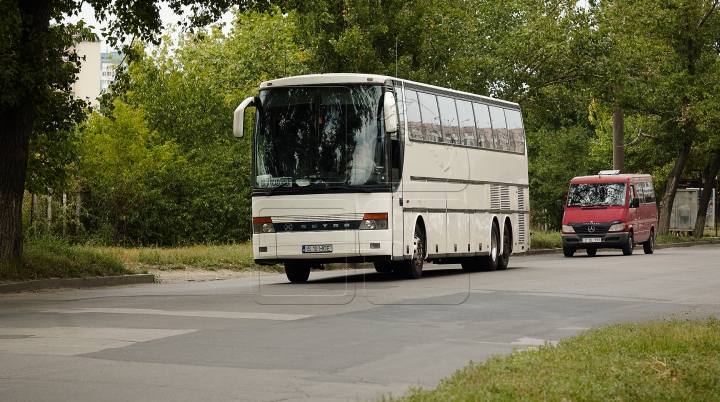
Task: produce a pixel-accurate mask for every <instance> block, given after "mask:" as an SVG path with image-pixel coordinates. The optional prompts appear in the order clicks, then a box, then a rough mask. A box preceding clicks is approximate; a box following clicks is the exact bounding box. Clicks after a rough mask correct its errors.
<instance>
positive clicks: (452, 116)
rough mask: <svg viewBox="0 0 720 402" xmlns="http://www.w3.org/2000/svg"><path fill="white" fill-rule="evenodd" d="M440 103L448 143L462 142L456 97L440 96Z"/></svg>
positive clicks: (443, 127) (444, 133)
mask: <svg viewBox="0 0 720 402" xmlns="http://www.w3.org/2000/svg"><path fill="white" fill-rule="evenodd" d="M437 99H438V105H440V121H441V122H442V133H443V136H444V137H445V142H446V143H448V144H460V129H459V128H458V115H457V109H456V108H455V99H452V98H446V97H444V96H438V97H437Z"/></svg>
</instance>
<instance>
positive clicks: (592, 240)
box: [582, 237, 601, 243]
mask: <svg viewBox="0 0 720 402" xmlns="http://www.w3.org/2000/svg"><path fill="white" fill-rule="evenodd" d="M600 240H601V239H600V238H599V237H586V238H584V239H582V242H583V243H600Z"/></svg>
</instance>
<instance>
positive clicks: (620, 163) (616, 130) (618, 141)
mask: <svg viewBox="0 0 720 402" xmlns="http://www.w3.org/2000/svg"><path fill="white" fill-rule="evenodd" d="M612 121H613V169H615V170H619V171H620V173H625V117H624V116H623V111H622V109H621V108H620V107H619V106H616V107H615V112H614V113H613V120H612Z"/></svg>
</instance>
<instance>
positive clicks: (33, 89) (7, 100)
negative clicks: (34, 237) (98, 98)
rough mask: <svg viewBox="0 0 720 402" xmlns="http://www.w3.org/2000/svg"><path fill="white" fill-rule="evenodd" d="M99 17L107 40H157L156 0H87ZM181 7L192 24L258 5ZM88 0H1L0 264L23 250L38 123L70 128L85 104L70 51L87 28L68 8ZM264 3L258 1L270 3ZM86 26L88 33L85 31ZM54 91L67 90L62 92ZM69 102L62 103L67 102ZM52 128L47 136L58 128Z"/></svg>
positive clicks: (181, 0) (176, 0)
mask: <svg viewBox="0 0 720 402" xmlns="http://www.w3.org/2000/svg"><path fill="white" fill-rule="evenodd" d="M87 3H89V4H90V5H91V6H92V7H93V8H94V9H95V15H96V17H97V19H98V20H100V21H105V20H109V28H108V30H107V33H108V34H109V43H110V44H111V45H117V44H118V43H124V42H125V41H126V40H127V39H128V38H133V39H139V40H149V41H155V42H156V41H157V36H156V35H157V33H158V32H160V29H161V22H160V18H159V1H156V0H153V1H135V2H130V3H128V2H126V1H120V0H115V1H113V0H88V1H87ZM166 3H167V4H168V6H169V7H170V8H171V9H172V10H173V11H175V12H176V13H180V14H181V13H182V7H184V6H189V7H190V8H191V12H192V15H191V17H190V19H189V24H190V25H195V26H204V25H206V24H208V23H209V22H211V21H212V20H215V19H217V18H218V17H219V16H220V15H221V14H222V12H223V11H225V10H226V9H227V8H228V7H229V6H230V5H231V4H234V5H237V6H238V7H239V8H240V9H243V10H244V9H247V8H248V7H251V6H256V4H255V2H254V1H252V0H246V1H241V2H239V4H238V3H231V2H230V1H229V0H208V1H199V0H198V1H193V0H169V1H167V2H166ZM82 4H83V2H80V1H77V0H11V1H3V2H2V3H0V34H2V38H3V40H2V41H1V43H0V85H1V86H2V88H3V92H2V93H1V94H0V126H2V127H3V129H2V132H1V133H0V263H17V262H18V261H19V260H20V257H21V255H22V249H23V247H22V244H23V243H22V241H23V232H22V197H23V193H24V188H25V183H26V176H27V167H28V159H29V147H30V142H31V138H32V137H33V135H34V133H35V131H34V129H36V128H37V127H38V125H39V124H38V122H39V119H40V118H42V117H43V116H41V114H40V111H50V113H48V115H47V117H48V119H47V120H46V121H47V123H45V124H41V125H40V126H45V127H47V126H55V128H58V127H62V126H65V127H69V126H72V125H74V123H75V122H76V119H75V118H74V116H76V115H77V114H75V113H68V110H69V109H75V110H76V109H78V108H80V107H81V106H82V103H80V102H78V101H76V100H73V99H72V98H71V97H70V95H69V94H70V86H71V84H72V83H73V82H74V81H75V79H76V73H77V71H78V64H79V60H78V57H77V55H76V54H75V53H74V52H73V51H72V50H71V49H72V44H73V40H74V39H73V38H74V35H77V34H78V33H80V34H81V36H82V35H83V34H84V33H83V30H82V26H78V25H73V24H67V23H64V22H63V14H76V13H77V12H78V11H79V9H80V7H81V5H82ZM265 5H266V3H265V2H260V3H258V4H257V6H265ZM85 33H87V32H86V31H85ZM57 92H60V93H61V94H62V95H61V96H58V95H57ZM63 105H65V106H63ZM59 131H60V130H51V131H50V132H48V134H49V135H50V137H49V138H50V141H51V142H52V141H54V140H55V138H54V137H55V134H54V133H55V132H59Z"/></svg>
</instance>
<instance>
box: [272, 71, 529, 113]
mask: <svg viewBox="0 0 720 402" xmlns="http://www.w3.org/2000/svg"><path fill="white" fill-rule="evenodd" d="M387 80H394V81H401V82H404V83H406V84H411V85H413V86H415V87H423V88H427V89H428V90H434V91H443V92H451V93H454V94H457V95H461V96H467V97H476V98H482V99H484V100H486V101H488V102H491V103H501V104H505V105H507V106H509V107H512V108H513V109H519V105H518V104H517V103H514V102H508V101H504V100H502V99H496V98H491V97H488V96H483V95H477V94H472V93H469V92H463V91H456V90H454V89H450V88H443V87H437V86H434V85H428V84H423V83H420V82H415V81H410V80H403V79H400V78H395V77H390V76H387V75H376V74H355V73H329V74H308V75H297V76H294V77H286V78H278V79H276V80H270V81H265V82H263V83H261V84H260V89H268V88H275V87H285V86H297V85H321V84H368V83H375V84H384V83H385V81H387Z"/></svg>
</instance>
